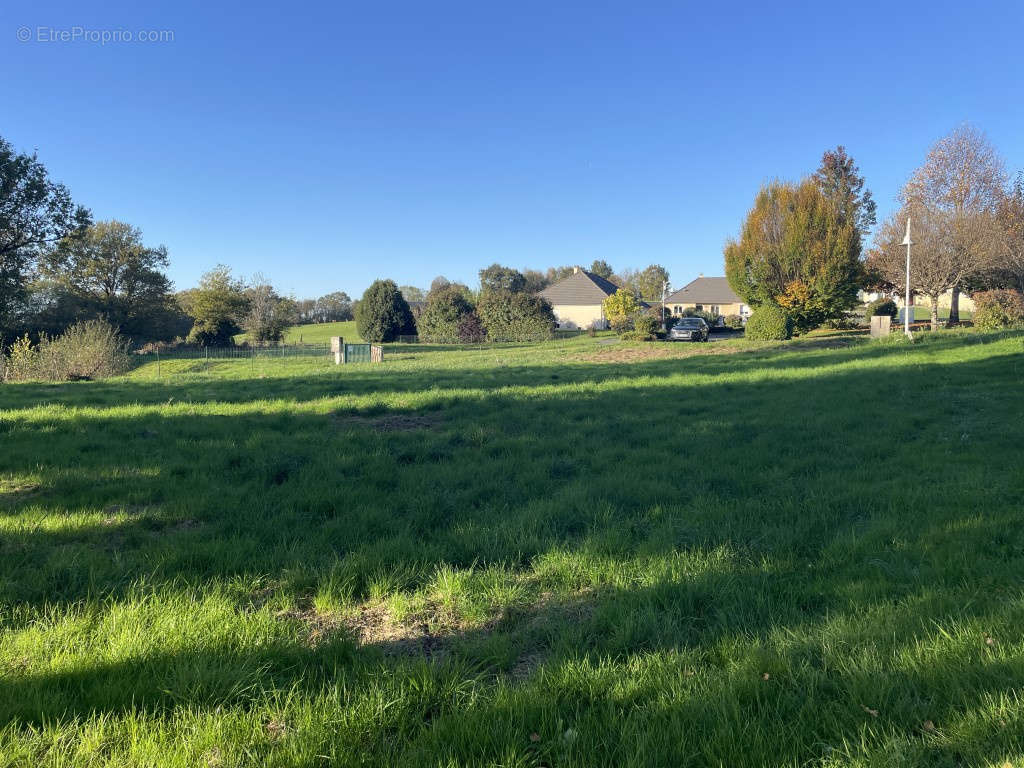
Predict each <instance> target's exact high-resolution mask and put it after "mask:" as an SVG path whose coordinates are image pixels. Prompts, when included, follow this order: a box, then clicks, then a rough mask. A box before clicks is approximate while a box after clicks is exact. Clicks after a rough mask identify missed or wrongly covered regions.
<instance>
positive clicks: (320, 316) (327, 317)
mask: <svg viewBox="0 0 1024 768" xmlns="http://www.w3.org/2000/svg"><path fill="white" fill-rule="evenodd" d="M313 312H314V315H315V316H316V321H317V322H318V323H336V322H339V321H342V320H351V319H352V318H353V317H354V316H355V315H354V314H353V309H352V299H350V298H349V296H348V294H347V293H345V292H344V291H335V292H334V293H328V294H325V295H324V296H321V297H320V298H319V299H317V300H316V308H315V309H314V310H313Z"/></svg>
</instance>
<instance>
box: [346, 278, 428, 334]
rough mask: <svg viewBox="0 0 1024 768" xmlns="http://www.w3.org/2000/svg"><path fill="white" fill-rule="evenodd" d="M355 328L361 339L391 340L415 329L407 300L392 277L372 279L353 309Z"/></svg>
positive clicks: (414, 331)
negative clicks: (354, 311)
mask: <svg viewBox="0 0 1024 768" xmlns="http://www.w3.org/2000/svg"><path fill="white" fill-rule="evenodd" d="M356 330H358V331H359V335H360V336H361V337H362V339H363V341H368V342H371V343H379V342H382V341H394V340H395V339H397V338H398V337H399V336H401V335H403V334H412V333H416V323H415V321H414V320H413V318H412V312H410V311H409V304H408V303H407V302H406V300H405V299H404V298H403V297H402V292H401V291H399V290H398V286H397V285H395V281H394V280H374V281H373V283H372V284H371V285H370V287H369V288H367V289H366V293H364V294H363V298H362V299H361V300H360V301H359V306H358V308H357V309H356Z"/></svg>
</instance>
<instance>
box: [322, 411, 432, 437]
mask: <svg viewBox="0 0 1024 768" xmlns="http://www.w3.org/2000/svg"><path fill="white" fill-rule="evenodd" d="M334 418H335V421H336V422H337V423H338V425H339V426H342V427H364V428H367V429H374V430H376V431H378V432H412V431H414V430H417V429H437V428H438V427H439V426H440V425H441V422H442V419H441V414H439V413H384V414H381V415H379V416H358V415H353V414H340V413H339V414H335V416H334Z"/></svg>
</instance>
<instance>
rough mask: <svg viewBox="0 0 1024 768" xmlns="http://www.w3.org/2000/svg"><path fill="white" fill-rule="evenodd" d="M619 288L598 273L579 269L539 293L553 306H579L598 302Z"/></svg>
mask: <svg viewBox="0 0 1024 768" xmlns="http://www.w3.org/2000/svg"><path fill="white" fill-rule="evenodd" d="M617 290H619V286H617V285H616V284H615V283H613V282H612V281H611V280H605V279H604V278H603V277H601V276H600V275H595V274H594V273H593V272H587V271H586V270H585V269H581V270H580V271H579V272H574V273H573V274H571V275H569V276H568V277H566V278H564V279H562V280H559V281H558V282H557V283H555V284H553V285H549V286H548V287H547V288H545V289H544V290H543V291H541V292H540V295H541V296H542V297H543V298H545V299H547V300H548V301H550V302H551V303H552V304H553V305H555V306H559V305H561V306H581V305H590V304H600V303H601V302H602V301H604V300H605V299H606V298H607V297H609V296H611V295H612V294H613V293H615V292H616V291H617Z"/></svg>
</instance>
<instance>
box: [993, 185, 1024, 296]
mask: <svg viewBox="0 0 1024 768" xmlns="http://www.w3.org/2000/svg"><path fill="white" fill-rule="evenodd" d="M996 218H997V219H998V221H999V226H1000V229H1001V230H1002V234H1003V243H1002V249H1001V250H1000V254H999V256H998V258H997V259H996V263H995V265H994V266H995V271H996V272H997V274H998V284H999V285H1000V286H1001V287H1011V288H1016V289H1017V290H1018V291H1024V172H1020V173H1018V174H1017V176H1016V178H1015V179H1014V180H1013V185H1012V186H1011V187H1010V189H1009V191H1008V192H1007V193H1006V194H1005V195H1004V196H1003V197H1002V199H1001V200H1000V201H999V205H998V207H997V209H996Z"/></svg>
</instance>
